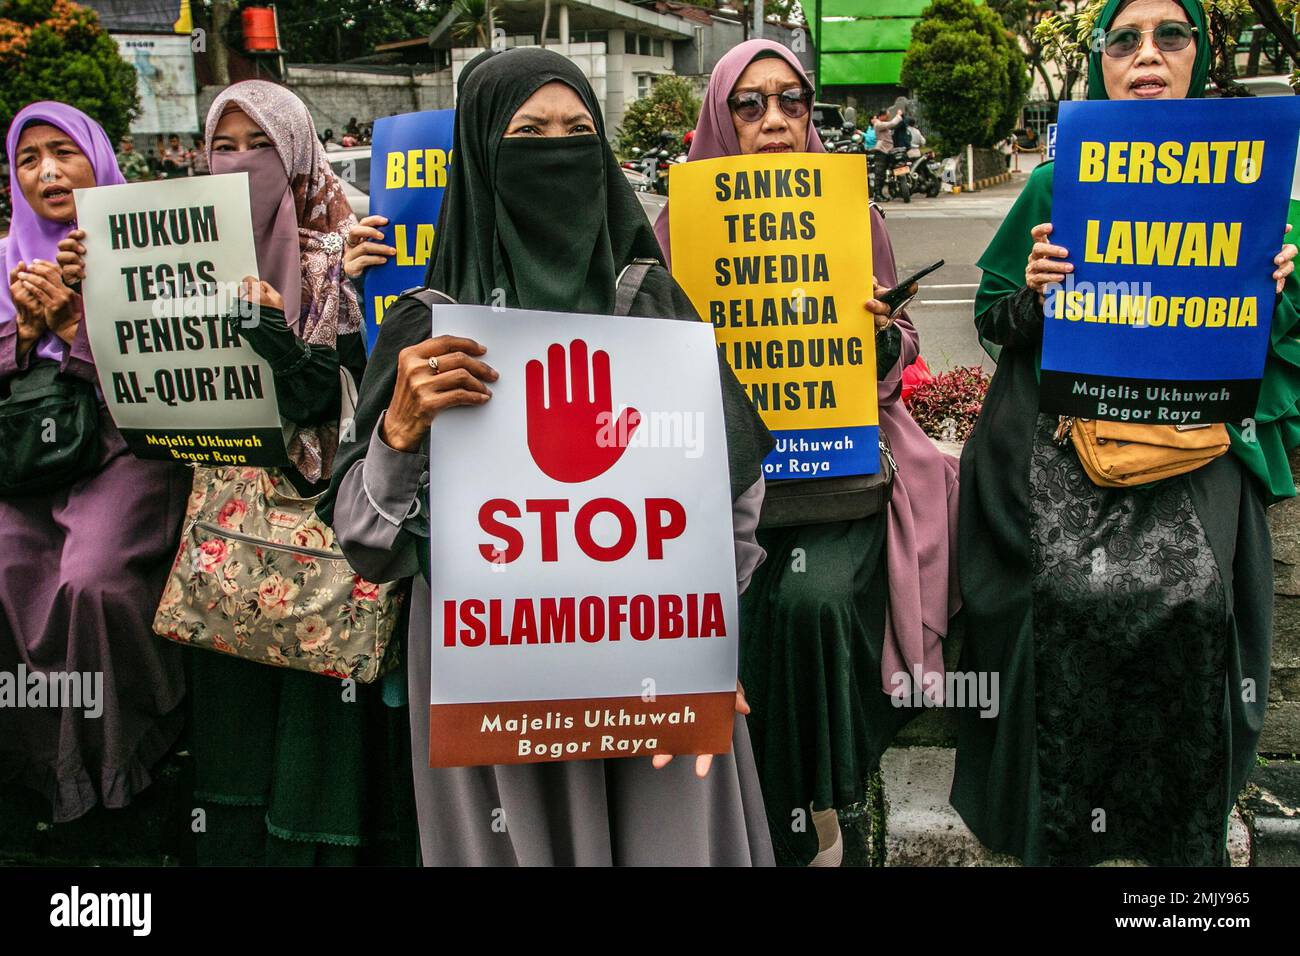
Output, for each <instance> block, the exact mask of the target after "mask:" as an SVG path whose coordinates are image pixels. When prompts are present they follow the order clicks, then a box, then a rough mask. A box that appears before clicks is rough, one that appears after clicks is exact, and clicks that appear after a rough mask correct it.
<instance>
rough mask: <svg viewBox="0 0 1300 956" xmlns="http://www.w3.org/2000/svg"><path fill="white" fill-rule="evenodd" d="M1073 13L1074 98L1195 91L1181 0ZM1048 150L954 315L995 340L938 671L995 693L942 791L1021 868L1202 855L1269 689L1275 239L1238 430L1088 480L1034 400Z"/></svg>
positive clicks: (1244, 760)
mask: <svg viewBox="0 0 1300 956" xmlns="http://www.w3.org/2000/svg"><path fill="white" fill-rule="evenodd" d="M1096 22H1097V26H1098V28H1099V29H1101V30H1103V31H1105V32H1104V36H1103V37H1102V40H1101V42H1100V43H1098V44H1094V46H1093V48H1092V50H1091V54H1090V57H1089V63H1088V96H1089V98H1090V99H1115V100H1121V99H1122V100H1135V99H1182V98H1184V97H1199V96H1201V95H1202V94H1203V93H1204V90H1205V80H1206V75H1207V72H1208V69H1209V62H1210V48H1209V44H1208V43H1207V42H1206V33H1205V13H1204V10H1203V9H1202V7H1201V5H1200V3H1199V2H1197V0H1182V2H1181V3H1178V2H1174V0H1131V2H1128V3H1124V2H1122V0H1109V2H1105V3H1104V5H1102V9H1101V11H1100V14H1099V17H1098V19H1097V21H1096ZM1053 168H1054V164H1053V163H1050V162H1049V163H1046V164H1044V165H1043V166H1040V167H1039V168H1038V169H1036V170H1035V171H1034V172H1033V174H1032V175H1031V176H1030V179H1029V181H1028V183H1027V184H1026V186H1025V189H1024V191H1023V192H1022V193H1021V195H1020V197H1019V199H1018V200H1017V202H1016V204H1015V206H1014V208H1013V209H1012V210H1011V213H1010V215H1009V216H1008V217H1007V220H1006V221H1005V222H1004V223H1003V224H1002V227H1001V228H1000V229H999V231H998V233H997V235H996V236H995V237H994V239H993V242H992V244H991V245H990V246H989V248H988V249H987V250H986V251H985V253H984V255H983V256H982V257H981V259H980V262H979V265H980V268H981V269H983V270H984V276H983V281H982V283H981V285H980V289H979V293H978V297H977V298H976V301H975V312H976V316H975V324H976V327H977V328H978V329H979V333H980V335H981V336H982V337H983V338H984V339H985V340H986V341H987V342H989V343H992V344H993V345H996V346H1000V355H999V356H998V370H997V374H996V375H994V377H993V383H992V385H991V386H990V389H989V393H988V396H987V398H986V400H985V403H984V408H983V411H982V412H981V415H980V418H979V422H978V423H977V425H976V426H975V430H974V433H973V434H972V436H971V439H970V441H969V442H968V443H967V444H966V449H965V453H964V454H963V455H962V474H961V480H962V489H963V493H962V501H961V525H960V531H961V537H960V540H961V547H960V561H961V589H962V597H963V604H964V608H965V611H964V613H965V615H966V616H967V624H966V627H965V628H964V633H965V634H966V643H965V646H964V648H963V652H962V654H963V656H962V661H961V670H962V671H963V672H967V671H974V672H979V673H984V672H989V673H997V674H999V678H1000V679H999V687H1000V701H999V710H998V713H997V715H996V717H994V718H992V719H989V718H986V717H983V716H981V715H980V714H978V713H977V712H976V711H974V710H963V711H959V744H958V750H957V770H956V776H955V779H954V781H953V788H952V804H953V806H954V807H956V808H957V810H958V812H959V813H961V815H962V817H963V818H964V819H965V821H966V822H967V824H969V826H970V828H971V829H972V830H973V831H974V832H975V834H976V835H977V836H978V837H979V838H980V840H982V841H983V842H984V843H985V844H986V845H987V846H988V847H990V848H991V849H993V850H997V851H999V852H1003V853H1011V854H1014V855H1016V856H1019V857H1021V858H1022V859H1023V860H1024V862H1025V863H1027V864H1031V865H1033V864H1067V865H1088V864H1093V863H1097V862H1099V861H1101V860H1105V859H1115V858H1128V859H1141V860H1145V861H1146V862H1148V863H1150V864H1152V865H1218V864H1221V863H1224V862H1225V861H1226V829H1227V821H1228V814H1229V813H1230V811H1231V809H1232V805H1233V801H1234V800H1235V798H1236V795H1237V793H1238V791H1239V790H1240V789H1241V787H1242V785H1243V784H1244V783H1245V780H1246V776H1247V773H1248V772H1249V770H1250V767H1251V765H1252V764H1253V762H1254V758H1255V746H1256V742H1257V741H1258V738H1259V732H1260V725H1261V722H1262V720H1263V717H1264V709H1265V703H1266V701H1267V697H1268V694H1267V691H1268V676H1269V673H1268V666H1269V650H1270V644H1271V639H1272V638H1271V631H1272V590H1273V587H1272V586H1273V570H1272V557H1271V547H1270V544H1269V533H1268V526H1267V524H1266V523H1265V520H1264V506H1265V504H1266V503H1271V502H1273V501H1277V500H1279V499H1281V498H1284V497H1289V496H1291V495H1294V494H1295V487H1294V485H1293V483H1292V479H1291V471H1290V468H1289V466H1288V464H1287V457H1286V446H1287V445H1294V444H1295V442H1296V436H1297V435H1298V434H1300V416H1298V415H1297V412H1296V409H1297V399H1300V343H1298V342H1296V341H1295V339H1294V337H1293V336H1292V332H1293V331H1294V330H1295V327H1296V321H1297V318H1300V288H1297V285H1296V282H1295V279H1294V278H1292V277H1291V274H1292V268H1293V266H1292V262H1291V259H1292V258H1293V257H1294V256H1295V254H1296V249H1295V247H1294V246H1284V247H1283V249H1282V252H1281V253H1280V254H1279V255H1278V256H1277V258H1276V260H1275V264H1276V266H1277V268H1276V270H1275V271H1274V272H1273V279H1274V280H1275V281H1276V282H1277V290H1278V297H1277V304H1276V308H1275V311H1274V313H1273V316H1272V346H1271V350H1270V354H1269V358H1268V362H1267V365H1266V370H1265V375H1264V382H1263V389H1262V392H1261V394H1260V400H1259V406H1258V410H1257V412H1256V415H1255V419H1254V421H1253V423H1252V424H1251V426H1250V427H1249V428H1248V429H1247V430H1246V432H1245V433H1244V434H1243V431H1242V430H1241V429H1237V428H1235V427H1234V426H1231V425H1229V426H1228V430H1229V432H1230V433H1231V437H1232V449H1231V451H1230V452H1229V453H1228V454H1226V455H1224V456H1222V457H1220V458H1217V459H1215V460H1214V461H1212V462H1211V463H1210V464H1208V465H1205V466H1203V467H1201V468H1199V469H1197V470H1195V471H1192V472H1189V473H1187V474H1184V475H1182V476H1178V477H1173V478H1167V479H1165V480H1163V481H1157V482H1154V483H1151V484H1148V485H1144V486H1140V487H1132V488H1113V489H1112V488H1099V487H1097V486H1096V485H1094V484H1093V483H1092V481H1091V480H1090V479H1089V478H1088V477H1087V475H1086V474H1085V472H1084V471H1083V469H1082V466H1081V465H1080V463H1079V459H1078V456H1077V455H1076V453H1075V452H1074V450H1073V448H1072V447H1069V446H1068V444H1067V445H1066V446H1065V447H1062V445H1061V444H1060V443H1058V442H1056V441H1055V440H1054V432H1055V431H1056V429H1057V426H1058V419H1057V417H1056V416H1048V415H1044V414H1041V413H1040V412H1039V411H1038V378H1037V364H1038V361H1039V350H1040V348H1041V345H1042V334H1043V293H1044V291H1045V290H1046V288H1047V286H1048V285H1049V284H1050V283H1052V282H1061V281H1064V280H1065V277H1066V276H1067V275H1068V274H1069V273H1070V272H1071V271H1072V269H1073V267H1072V265H1071V263H1070V255H1071V253H1070V252H1069V251H1067V250H1066V249H1063V248H1061V247H1059V246H1056V245H1054V244H1052V243H1051V241H1050V236H1051V232H1052V226H1051V221H1052V208H1051V204H1052V171H1053ZM1279 239H1281V237H1279ZM990 351H993V350H992V349H991V350H990Z"/></svg>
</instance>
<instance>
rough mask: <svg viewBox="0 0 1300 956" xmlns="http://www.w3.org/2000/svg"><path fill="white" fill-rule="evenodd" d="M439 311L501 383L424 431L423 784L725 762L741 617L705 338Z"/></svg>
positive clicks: (693, 332) (701, 333)
mask: <svg viewBox="0 0 1300 956" xmlns="http://www.w3.org/2000/svg"><path fill="white" fill-rule="evenodd" d="M433 312H434V315H433V334H434V335H443V334H454V335H460V336H466V337H468V338H472V339H474V340H476V341H478V342H479V343H481V344H482V345H483V346H485V347H486V349H487V354H486V355H484V356H483V359H484V361H486V362H487V363H488V364H490V365H491V366H492V367H493V368H495V369H496V370H497V371H498V373H500V378H499V379H498V380H497V381H496V382H493V383H491V385H490V387H491V389H492V393H493V394H492V399H491V400H490V401H489V402H487V403H486V404H485V405H482V406H477V407H464V408H454V409H451V410H449V411H447V412H443V413H442V414H441V415H439V416H438V419H437V420H436V421H435V423H434V425H433V428H432V429H431V431H430V440H429V483H430V502H431V505H430V515H429V526H430V548H431V555H430V558H431V560H430V567H431V569H432V570H431V578H432V580H431V581H430V589H431V591H432V598H433V614H432V619H433V629H432V630H433V633H432V641H433V645H432V654H431V676H432V682H431V688H432V690H431V700H430V714H431V717H430V721H431V725H430V729H431V733H430V741H431V744H430V765H431V766H457V765H467V764H484V763H516V762H533V761H543V760H573V759H593V758H600V757H621V756H634V755H635V756H644V755H646V754H649V753H655V752H664V753H674V752H675V753H721V752H725V751H726V750H728V749H729V748H730V740H731V728H732V721H733V708H734V703H735V682H736V647H737V644H736V642H737V639H738V627H739V618H738V615H737V610H736V573H735V572H736V568H735V551H734V545H733V540H732V526H731V492H730V487H731V486H730V479H729V476H728V467H727V445H726V430H725V423H724V421H723V416H722V402H721V389H720V385H719V377H718V360H717V356H716V353H715V349H714V343H713V335H712V330H711V329H710V327H709V326H707V325H705V324H703V323H698V322H682V321H673V320H664V319H639V318H610V317H605V316H590V315H565V314H559V313H549V312H530V311H524V310H513V309H511V310H505V309H500V310H498V309H492V308H488V307H485V306H438V307H436V308H435V309H434V310H433Z"/></svg>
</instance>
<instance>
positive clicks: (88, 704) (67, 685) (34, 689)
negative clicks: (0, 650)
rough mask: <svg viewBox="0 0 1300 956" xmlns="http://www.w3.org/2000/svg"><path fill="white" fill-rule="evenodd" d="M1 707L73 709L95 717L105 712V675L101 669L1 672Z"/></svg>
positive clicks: (22, 669) (20, 666) (20, 667)
mask: <svg viewBox="0 0 1300 956" xmlns="http://www.w3.org/2000/svg"><path fill="white" fill-rule="evenodd" d="M0 707H6V708H26V707H30V708H45V707H50V708H64V707H67V708H71V709H72V710H80V711H83V712H84V713H85V716H86V717H88V718H90V719H92V720H94V719H97V718H98V717H99V716H100V715H102V714H103V713H104V675H103V673H102V672H100V671H49V672H45V671H29V670H28V669H27V665H25V664H19V665H18V670H17V672H12V673H11V672H10V671H0Z"/></svg>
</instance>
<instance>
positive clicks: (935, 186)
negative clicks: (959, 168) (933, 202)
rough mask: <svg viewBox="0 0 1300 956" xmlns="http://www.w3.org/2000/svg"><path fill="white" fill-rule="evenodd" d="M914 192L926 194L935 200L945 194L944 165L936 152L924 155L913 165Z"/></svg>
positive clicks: (931, 151)
mask: <svg viewBox="0 0 1300 956" xmlns="http://www.w3.org/2000/svg"><path fill="white" fill-rule="evenodd" d="M911 187H912V192H914V193H924V194H925V195H927V196H929V197H930V198H931V199H933V198H934V197H935V196H937V195H939V193H941V192H943V164H942V163H940V162H939V160H938V158H936V157H935V155H934V151H933V150H930V151H929V152H927V153H924V154H923V155H922V156H921V158H920V159H918V160H916V162H914V163H913V164H912V182H911Z"/></svg>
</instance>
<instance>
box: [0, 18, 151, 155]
mask: <svg viewBox="0 0 1300 956" xmlns="http://www.w3.org/2000/svg"><path fill="white" fill-rule="evenodd" d="M0 77H3V82H0V131H3V130H7V129H8V128H9V124H10V123H11V122H13V118H14V115H15V114H16V113H17V112H18V111H19V110H20V109H22V108H23V107H24V106H26V105H28V104H29V103H34V102H36V101H37V100H57V101H59V102H61V103H67V104H68V105H70V106H75V107H77V108H78V109H80V110H82V111H84V112H85V113H86V114H87V115H88V116H90V117H91V118H92V119H95V120H97V121H98V122H99V124H100V125H101V126H103V127H104V129H105V130H106V131H107V132H108V138H109V141H110V142H112V143H113V144H114V145H116V143H117V141H118V139H119V138H120V137H121V136H123V135H124V134H125V133H126V132H127V130H128V129H129V128H130V125H131V117H132V116H133V115H134V114H135V112H136V110H137V109H138V108H139V102H140V100H139V96H138V95H137V94H136V90H135V69H134V68H133V67H132V66H131V64H129V63H127V62H126V61H125V60H124V59H122V56H121V54H120V53H119V52H118V48H117V43H116V42H115V41H114V40H113V38H112V37H110V36H109V35H108V34H107V33H106V32H105V31H104V29H103V28H102V27H101V26H100V24H99V16H98V15H97V14H96V13H95V12H94V11H92V10H89V9H87V8H86V7H81V6H78V5H77V4H75V3H72V2H70V0H0Z"/></svg>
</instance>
